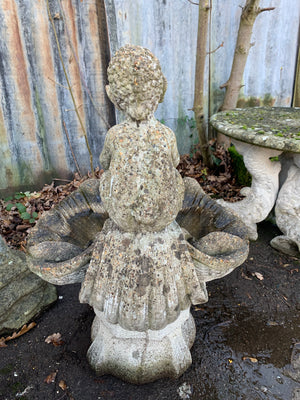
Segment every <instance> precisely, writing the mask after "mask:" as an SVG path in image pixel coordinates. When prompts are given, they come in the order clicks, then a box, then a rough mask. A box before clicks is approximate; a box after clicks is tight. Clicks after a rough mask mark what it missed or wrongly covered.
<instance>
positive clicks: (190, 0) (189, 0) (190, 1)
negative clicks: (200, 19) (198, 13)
mask: <svg viewBox="0 0 300 400" xmlns="http://www.w3.org/2000/svg"><path fill="white" fill-rule="evenodd" d="M188 2H189V3H191V4H194V5H195V6H199V3H194V2H193V1H192V0H188Z"/></svg>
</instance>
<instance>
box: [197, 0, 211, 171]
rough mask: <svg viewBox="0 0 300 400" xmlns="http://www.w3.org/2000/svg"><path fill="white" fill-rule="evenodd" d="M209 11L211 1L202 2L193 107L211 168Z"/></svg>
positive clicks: (206, 161)
mask: <svg viewBox="0 0 300 400" xmlns="http://www.w3.org/2000/svg"><path fill="white" fill-rule="evenodd" d="M209 10H210V6H209V0H201V1H200V2H199V17H198V36H197V49H196V72H195V94H194V107H193V111H194V114H195V120H196V125H197V130H198V135H199V144H200V150H201V154H202V157H203V162H204V164H205V165H206V166H210V165H211V163H212V161H211V157H210V153H209V147H208V140H207V135H206V121H205V118H204V73H205V61H206V43H207V30H208V17H209Z"/></svg>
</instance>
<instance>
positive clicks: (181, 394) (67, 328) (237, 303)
mask: <svg viewBox="0 0 300 400" xmlns="http://www.w3.org/2000/svg"><path fill="white" fill-rule="evenodd" d="M277 234H278V231H277V228H276V227H274V226H273V225H271V224H270V223H267V222H264V223H261V224H260V225H259V239H258V241H257V242H254V243H251V246H250V254H249V258H248V260H247V261H246V262H245V263H244V264H243V265H241V266H240V267H239V268H237V269H236V270H235V271H233V272H232V273H231V274H230V275H228V276H227V277H225V278H223V279H219V280H216V281H213V282H210V283H209V284H208V291H209V294H210V295H209V301H208V303H206V304H204V305H201V306H196V307H193V309H192V313H193V316H194V318H195V322H196V326H197V336H196V340H195V343H194V346H193V347H192V350H191V352H192V357H193V364H192V366H191V367H190V368H189V369H188V370H187V371H186V373H185V374H184V375H183V376H181V377H180V378H179V379H177V380H171V379H164V380H159V381H157V382H153V383H150V384H147V385H143V386H135V385H132V384H128V383H125V382H123V381H121V380H119V379H117V378H114V377H113V376H101V377H99V376H96V375H95V373H94V372H93V370H91V368H90V366H89V364H88V362H87V360H86V352H87V349H88V347H89V345H90V327H91V323H92V321H93V317H94V314H93V310H92V309H91V308H90V307H89V306H88V305H83V304H80V303H79V301H78V292H79V289H80V286H79V285H69V286H61V287H58V294H59V300H58V301H57V302H56V303H55V304H54V305H53V306H52V307H51V308H50V309H49V310H48V311H46V312H44V314H43V315H41V316H40V317H39V318H38V319H36V320H35V322H36V323H37V325H36V326H35V328H33V329H32V330H31V331H29V332H28V333H26V334H25V335H23V336H21V337H19V338H18V339H15V340H12V341H9V342H7V344H8V346H7V347H5V348H0V399H1V400H12V399H22V400H25V399H27V400H63V399H65V400H97V399H105V400H108V399H109V400H110V399H115V400H123V399H124V400H125V399H126V400H127V399H128V400H129V399H130V400H154V399H159V400H162V399H167V400H170V399H172V400H173V399H174V400H176V399H195V400H198V399H199V400H239V399H241V400H242V399H243V400H265V399H266V400H271V399H272V400H273V399H274V400H275V399H276V400H292V399H297V400H298V398H300V397H298V395H299V396H300V382H296V381H295V380H293V379H291V378H290V377H288V376H286V375H285V369H286V368H287V367H288V365H289V363H290V359H291V353H292V348H293V345H294V344H295V343H297V342H300V318H299V314H300V260H299V259H295V258H291V257H288V256H285V255H282V254H280V253H278V252H277V251H276V250H274V249H272V248H271V247H270V245H269V241H270V239H271V238H272V237H273V236H275V235H277ZM53 333H60V334H61V338H62V341H63V343H60V344H59V345H58V346H54V345H53V344H47V343H45V338H47V337H48V336H49V335H51V334H53ZM51 374H52V375H51ZM47 381H48V382H47ZM297 393H298V394H297Z"/></svg>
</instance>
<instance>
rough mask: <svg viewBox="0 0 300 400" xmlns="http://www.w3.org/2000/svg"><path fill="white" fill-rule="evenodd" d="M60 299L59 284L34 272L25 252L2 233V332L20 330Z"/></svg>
mask: <svg viewBox="0 0 300 400" xmlns="http://www.w3.org/2000/svg"><path fill="white" fill-rule="evenodd" d="M56 298H57V296H56V288H55V286H53V285H51V284H49V283H47V282H45V281H44V280H42V279H40V278H39V277H38V276H36V275H35V274H33V273H32V272H31V271H30V270H29V268H28V266H27V263H26V258H25V254H24V253H23V252H21V251H17V250H12V249H10V248H9V247H8V245H7V244H6V243H5V241H4V239H3V238H2V237H1V236H0V334H1V335H2V334H4V333H6V332H13V331H16V330H18V329H20V328H21V327H22V326H23V325H24V324H27V322H29V321H30V320H31V319H33V318H34V317H35V316H36V315H38V314H39V313H40V312H42V311H43V310H44V309H45V308H46V307H48V306H49V305H50V304H52V303H53V302H54V301H55V300H56Z"/></svg>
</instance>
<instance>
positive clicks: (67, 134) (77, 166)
mask: <svg viewBox="0 0 300 400" xmlns="http://www.w3.org/2000/svg"><path fill="white" fill-rule="evenodd" d="M63 125H64V128H65V132H66V136H67V139H68V142H69V146H70V150H71V153H72V156H73V160H74V163H75V165H76V169H77V172H78V173H79V176H80V178H81V177H82V175H81V172H80V169H79V165H78V163H77V160H76V157H75V154H74V152H73V148H72V145H71V141H70V136H69V133H68V130H67V127H66V123H65V121H64V120H63Z"/></svg>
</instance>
